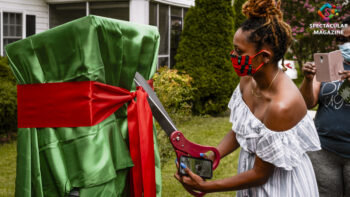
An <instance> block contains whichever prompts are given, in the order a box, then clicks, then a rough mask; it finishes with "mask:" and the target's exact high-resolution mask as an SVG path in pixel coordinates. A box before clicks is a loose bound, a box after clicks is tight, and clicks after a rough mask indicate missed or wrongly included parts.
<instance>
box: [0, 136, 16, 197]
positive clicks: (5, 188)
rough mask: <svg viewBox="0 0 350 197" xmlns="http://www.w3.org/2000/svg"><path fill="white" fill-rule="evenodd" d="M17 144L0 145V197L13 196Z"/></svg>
mask: <svg viewBox="0 0 350 197" xmlns="http://www.w3.org/2000/svg"><path fill="white" fill-rule="evenodd" d="M16 157H17V143H16V142H12V143H10V144H4V145H0V197H5V196H6V197H8V196H14V193H15V178H16Z"/></svg>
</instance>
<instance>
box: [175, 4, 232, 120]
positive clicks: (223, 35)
mask: <svg viewBox="0 0 350 197" xmlns="http://www.w3.org/2000/svg"><path fill="white" fill-rule="evenodd" d="M231 3H232V1H231V0H196V2H195V4H196V6H195V7H192V8H190V9H189V10H188V13H187V14H186V17H185V23H184V24H185V26H184V30H183V32H182V37H181V42H180V45H179V48H178V50H177V55H176V57H175V58H176V62H177V63H176V65H175V68H176V69H178V70H179V71H180V72H186V73H188V74H189V75H190V76H191V77H192V78H193V87H194V88H196V92H195V102H194V106H193V111H194V112H195V113H197V114H218V113H220V112H223V111H224V110H226V109H227V103H228V101H229V99H230V96H231V94H232V92H233V89H234V87H235V86H236V85H237V83H238V81H239V80H238V78H237V77H236V75H235V73H234V70H233V68H232V64H231V62H230V59H229V53H230V51H231V50H232V49H233V44H232V41H233V35H234V11H233V7H232V6H231Z"/></svg>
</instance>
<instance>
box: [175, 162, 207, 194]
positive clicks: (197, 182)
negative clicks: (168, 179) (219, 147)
mask: <svg viewBox="0 0 350 197" xmlns="http://www.w3.org/2000/svg"><path fill="white" fill-rule="evenodd" d="M176 167H177V168H179V164H178V163H176ZM184 170H185V172H186V173H187V174H188V176H181V175H180V174H179V170H178V171H177V172H176V173H175V174H174V177H175V178H176V179H177V180H178V181H179V182H180V183H181V184H182V185H183V186H184V187H185V188H186V189H188V190H191V191H193V190H196V191H201V192H203V191H204V190H205V183H206V182H205V181H204V180H203V179H202V177H200V176H198V175H196V174H195V173H193V172H192V171H191V170H190V169H189V168H187V167H186V168H184Z"/></svg>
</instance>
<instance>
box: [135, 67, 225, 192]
mask: <svg viewBox="0 0 350 197" xmlns="http://www.w3.org/2000/svg"><path fill="white" fill-rule="evenodd" d="M134 81H135V83H136V85H137V86H141V87H142V88H143V89H144V90H145V91H146V92H147V94H148V98H147V100H148V103H149V105H150V107H151V111H152V114H153V116H154V118H155V119H156V120H157V122H158V123H159V125H160V127H161V128H162V129H163V130H164V131H165V133H166V134H167V135H168V137H169V140H170V143H171V144H172V145H173V148H174V150H175V153H176V156H177V160H178V161H179V159H180V157H181V156H182V155H185V156H190V157H195V158H200V157H201V156H200V153H206V152H208V151H213V153H214V156H215V157H214V161H213V170H215V169H216V167H218V165H219V162H220V153H219V151H218V150H217V149H216V148H215V147H211V146H202V145H199V144H195V143H192V142H190V141H189V140H187V139H186V138H185V137H184V135H183V134H182V132H181V131H178V130H177V128H176V126H175V124H174V123H173V121H172V120H171V118H170V116H169V115H168V113H167V112H166V111H165V109H164V107H163V105H162V103H161V102H160V101H159V99H158V97H157V96H156V94H155V92H154V91H153V89H152V88H151V87H150V86H149V85H148V83H147V81H146V80H145V79H144V78H143V77H142V75H141V74H139V73H138V72H136V74H135V78H134ZM187 191H188V192H189V193H191V194H192V195H194V196H204V195H205V193H197V192H193V191H189V190H187Z"/></svg>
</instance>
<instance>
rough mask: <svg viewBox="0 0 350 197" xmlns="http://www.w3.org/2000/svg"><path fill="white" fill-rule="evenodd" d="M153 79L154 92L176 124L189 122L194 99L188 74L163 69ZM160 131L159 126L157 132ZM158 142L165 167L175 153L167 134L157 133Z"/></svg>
mask: <svg viewBox="0 0 350 197" xmlns="http://www.w3.org/2000/svg"><path fill="white" fill-rule="evenodd" d="M153 79H154V90H155V92H156V93H157V96H158V98H159V100H160V101H161V102H162V104H163V106H164V108H165V110H166V111H167V112H168V113H169V115H170V116H171V118H172V119H173V121H174V122H175V124H178V123H180V122H183V121H187V120H189V119H190V117H191V113H192V105H193V99H194V96H193V93H194V88H193V87H192V86H191V81H192V78H191V77H190V76H189V75H187V74H178V73H177V70H175V69H172V70H170V69H168V68H166V67H163V68H160V69H159V70H158V72H157V73H156V74H155V75H154V77H153ZM159 129H160V127H159V125H158V126H157V130H159ZM157 141H158V147H159V154H160V159H161V163H162V165H163V164H165V163H166V162H167V161H168V159H169V158H171V157H174V151H173V147H172V145H171V143H170V142H169V138H168V136H167V135H166V134H165V132H163V131H159V132H158V133H157Z"/></svg>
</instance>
